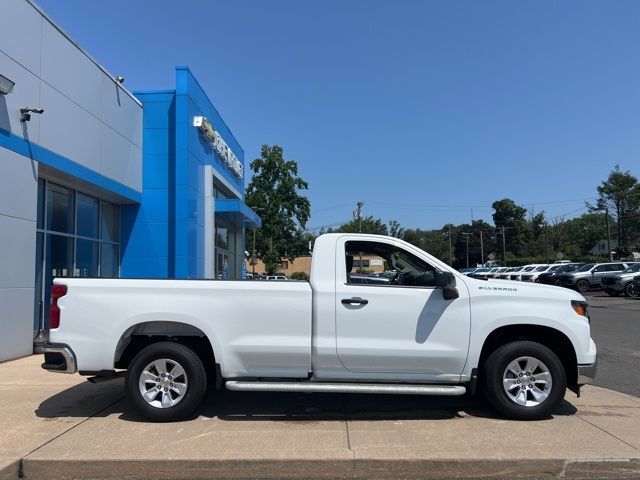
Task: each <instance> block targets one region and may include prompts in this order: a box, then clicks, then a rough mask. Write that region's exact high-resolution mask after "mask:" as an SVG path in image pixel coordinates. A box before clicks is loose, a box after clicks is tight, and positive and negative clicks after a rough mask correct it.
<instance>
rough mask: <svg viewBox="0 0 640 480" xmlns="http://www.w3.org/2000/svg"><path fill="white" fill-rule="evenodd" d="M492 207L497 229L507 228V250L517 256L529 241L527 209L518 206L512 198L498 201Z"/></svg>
mask: <svg viewBox="0 0 640 480" xmlns="http://www.w3.org/2000/svg"><path fill="white" fill-rule="evenodd" d="M492 207H493V210H494V213H493V222H494V223H495V226H496V228H502V227H504V228H505V242H506V248H507V250H508V251H509V252H512V253H514V254H516V255H517V254H518V253H520V250H521V249H522V248H523V246H524V244H525V242H526V241H527V240H528V229H529V225H528V224H527V218H526V215H527V209H526V208H524V207H521V206H519V205H516V202H514V201H513V200H511V199H510V198H503V199H502V200H497V201H495V202H493V205H492Z"/></svg>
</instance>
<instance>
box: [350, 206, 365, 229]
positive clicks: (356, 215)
mask: <svg viewBox="0 0 640 480" xmlns="http://www.w3.org/2000/svg"><path fill="white" fill-rule="evenodd" d="M362 207H364V202H358V203H356V209H355V210H354V212H353V218H355V219H356V220H358V233H362Z"/></svg>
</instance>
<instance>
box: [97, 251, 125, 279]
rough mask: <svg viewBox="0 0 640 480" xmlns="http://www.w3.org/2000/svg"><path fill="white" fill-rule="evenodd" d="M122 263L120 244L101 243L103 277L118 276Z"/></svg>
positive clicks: (101, 273)
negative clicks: (119, 266)
mask: <svg viewBox="0 0 640 480" xmlns="http://www.w3.org/2000/svg"><path fill="white" fill-rule="evenodd" d="M118 265H120V249H119V247H118V245H112V244H109V243H103V244H101V245H100V276H101V277H103V278H116V277H118Z"/></svg>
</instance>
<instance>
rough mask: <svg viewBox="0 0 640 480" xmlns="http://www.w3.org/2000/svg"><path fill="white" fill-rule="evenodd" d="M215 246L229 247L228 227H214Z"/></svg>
mask: <svg viewBox="0 0 640 480" xmlns="http://www.w3.org/2000/svg"><path fill="white" fill-rule="evenodd" d="M216 247H217V248H224V249H228V248H229V229H227V228H224V227H216Z"/></svg>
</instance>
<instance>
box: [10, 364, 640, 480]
mask: <svg viewBox="0 0 640 480" xmlns="http://www.w3.org/2000/svg"><path fill="white" fill-rule="evenodd" d="M40 361H41V358H40V357H30V358H25V359H21V360H16V361H13V362H9V363H5V364H0V374H2V378H3V379H5V382H4V383H3V384H2V386H0V392H2V394H3V399H4V402H3V403H4V408H3V409H2V413H3V415H2V416H1V418H0V428H2V430H3V432H4V435H2V436H1V437H0V479H1V480H9V479H11V480H15V479H16V478H19V476H20V475H22V476H23V477H24V478H26V479H29V480H32V479H52V478H55V479H65V478H69V479H71V478H73V479H84V478H87V479H89V478H91V479H116V478H125V477H126V478H127V479H138V478H140V479H148V478H154V479H188V478H294V477H295V478H398V477H403V478H505V479H506V478H509V479H512V478H527V479H539V478H558V477H560V478H638V477H640V399H639V398H636V397H631V396H627V395H623V394H620V393H616V392H613V391H610V390H606V389H602V388H597V387H587V388H585V389H584V392H583V396H582V397H581V398H580V399H576V397H575V395H573V394H572V393H570V394H568V395H567V398H566V401H565V403H564V404H563V406H562V408H561V409H560V411H558V412H556V413H555V414H554V416H553V418H549V419H548V420H543V421H537V422H514V421H509V420H505V419H502V418H500V417H499V416H498V415H497V414H495V413H493V412H492V411H491V410H490V409H489V408H488V407H486V406H485V405H484V404H483V403H481V402H479V401H477V400H475V399H473V398H467V397H464V398H462V399H447V398H442V399H441V398H425V397H414V396H406V397H405V396H367V395H296V394H267V393H253V394H249V393H235V392H222V393H216V392H211V393H210V394H209V397H208V399H207V403H206V405H205V406H204V407H203V408H202V409H201V411H200V412H199V413H200V416H198V417H197V418H193V419H190V420H188V421H184V422H179V423H171V424H152V423H146V422H143V421H141V420H140V419H139V418H137V417H135V416H134V415H132V414H131V413H130V412H131V409H130V408H129V405H128V403H127V401H126V400H125V399H123V396H124V392H123V385H122V381H121V380H115V381H110V382H105V383H102V384H97V385H93V384H90V383H88V382H86V381H84V380H83V379H82V378H81V377H79V376H77V375H58V374H51V373H47V372H44V371H41V370H40V369H39V363H40Z"/></svg>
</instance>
